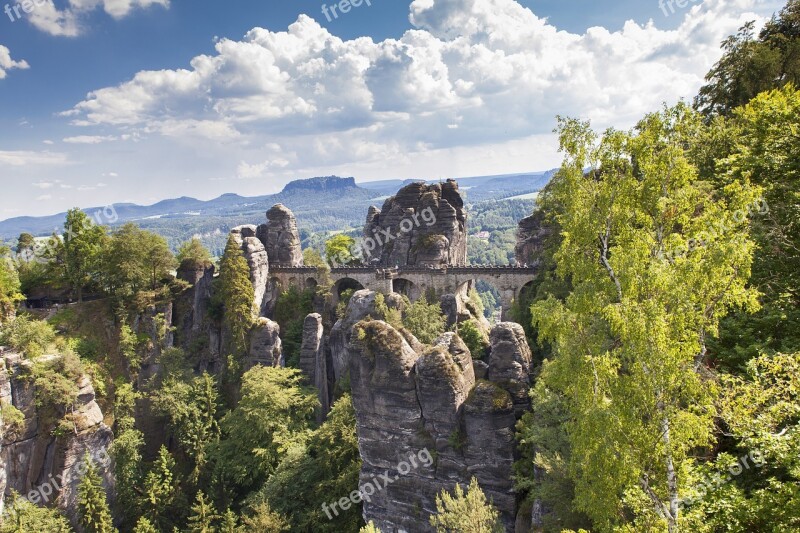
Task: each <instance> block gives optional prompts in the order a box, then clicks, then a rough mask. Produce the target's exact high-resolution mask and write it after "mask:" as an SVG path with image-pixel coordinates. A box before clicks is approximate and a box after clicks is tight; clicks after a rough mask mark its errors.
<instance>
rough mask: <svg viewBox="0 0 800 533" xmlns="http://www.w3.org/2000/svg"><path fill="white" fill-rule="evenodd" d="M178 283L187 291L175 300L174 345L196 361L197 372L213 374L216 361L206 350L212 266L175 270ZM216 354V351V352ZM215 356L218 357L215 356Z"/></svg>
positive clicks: (210, 352)
mask: <svg viewBox="0 0 800 533" xmlns="http://www.w3.org/2000/svg"><path fill="white" fill-rule="evenodd" d="M178 279H180V280H183V281H185V282H187V283H188V284H189V287H188V288H187V289H186V290H185V291H184V292H183V293H181V294H180V295H178V296H177V297H176V298H175V304H174V312H173V325H174V326H175V345H176V346H181V347H183V348H184V350H186V351H187V352H188V353H189V354H190V355H192V356H194V357H196V359H197V360H198V368H197V370H198V371H209V372H212V373H214V372H216V371H218V370H219V369H218V368H217V365H218V364H219V360H218V358H215V357H213V355H212V354H213V353H214V352H212V350H211V349H210V335H211V330H212V328H213V326H212V324H211V321H210V318H209V316H208V307H209V304H210V302H211V294H212V292H211V291H212V285H211V283H212V281H213V280H214V266H213V265H209V266H204V265H198V266H192V267H181V268H179V269H178ZM217 352H218V350H217ZM217 355H218V354H217Z"/></svg>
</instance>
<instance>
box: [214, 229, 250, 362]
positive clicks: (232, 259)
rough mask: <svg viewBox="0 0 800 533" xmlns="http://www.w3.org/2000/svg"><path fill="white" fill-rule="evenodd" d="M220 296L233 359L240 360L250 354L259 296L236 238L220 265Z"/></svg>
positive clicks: (229, 244) (226, 248)
mask: <svg viewBox="0 0 800 533" xmlns="http://www.w3.org/2000/svg"><path fill="white" fill-rule="evenodd" d="M219 292H220V297H221V299H222V302H223V305H224V319H223V322H224V326H225V328H226V329H227V331H228V332H229V333H230V348H231V351H232V353H233V355H234V356H236V357H239V358H240V357H242V356H244V355H245V354H246V353H247V339H248V335H249V332H250V328H251V327H252V326H253V320H254V318H255V310H254V309H253V302H254V301H255V292H254V290H253V284H252V282H251V281H250V267H249V266H248V265H247V260H246V259H245V258H244V255H243V254H242V250H241V248H240V246H239V243H238V242H236V239H234V238H233V236H232V235H231V236H230V237H229V238H228V244H227V245H226V246H225V253H224V255H223V256H222V260H221V262H220V273H219Z"/></svg>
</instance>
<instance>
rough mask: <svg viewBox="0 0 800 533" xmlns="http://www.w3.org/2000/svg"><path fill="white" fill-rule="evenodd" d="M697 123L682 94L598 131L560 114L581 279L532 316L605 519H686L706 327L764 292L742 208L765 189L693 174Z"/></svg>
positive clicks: (697, 440) (569, 270)
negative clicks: (720, 184)
mask: <svg viewBox="0 0 800 533" xmlns="http://www.w3.org/2000/svg"><path fill="white" fill-rule="evenodd" d="M700 127H701V126H700V121H699V119H698V117H697V116H695V115H694V114H693V113H692V112H691V111H690V110H689V109H687V108H686V107H685V106H683V105H679V106H677V107H675V108H672V109H666V110H664V111H663V112H661V113H658V114H653V115H650V116H648V117H647V118H645V119H644V120H643V121H642V122H641V123H640V124H639V125H638V126H637V129H636V131H635V132H634V133H631V134H628V133H622V132H613V131H611V132H607V133H606V134H605V135H604V136H603V137H602V138H598V137H597V136H596V135H595V134H594V133H593V132H592V131H591V130H590V129H589V128H588V126H587V125H586V124H583V123H580V122H577V121H571V120H567V121H562V126H561V148H562V150H563V151H564V153H565V156H566V157H565V162H564V165H563V166H562V170H561V176H562V181H560V182H559V183H558V184H557V185H556V189H555V190H554V193H553V194H554V195H555V196H556V198H557V200H558V202H559V203H560V204H561V205H563V206H564V212H563V214H561V215H560V216H559V223H560V225H561V227H562V228H563V234H564V235H565V239H564V241H563V243H562V244H561V247H560V249H559V251H558V253H557V254H556V259H557V262H558V272H559V273H560V275H561V276H562V278H566V277H567V276H569V277H570V278H571V281H572V285H573V290H572V293H571V294H570V296H569V297H568V298H567V299H566V301H565V302H562V301H560V300H557V299H555V298H550V299H548V300H546V301H543V302H539V303H537V304H536V305H534V307H533V317H534V320H535V322H536V323H537V325H538V327H539V328H540V331H541V334H542V335H543V336H544V337H545V338H547V339H548V340H550V341H551V342H552V343H553V345H554V346H555V356H554V357H553V359H552V361H551V362H549V363H548V364H546V365H545V367H544V369H543V372H542V375H541V378H540V379H542V380H543V381H544V383H545V384H546V385H547V386H549V387H550V388H551V389H552V391H554V392H555V393H556V394H559V395H561V396H562V397H563V400H564V407H565V408H566V411H567V413H568V414H569V418H570V422H568V423H567V425H566V429H567V436H568V439H569V445H570V464H569V465H568V468H569V471H570V477H571V478H572V479H573V480H574V482H575V500H574V504H575V507H576V508H577V509H578V510H580V511H582V512H585V513H586V514H588V515H589V516H590V517H591V518H592V520H593V522H594V523H595V525H596V527H598V528H599V529H601V530H611V529H612V528H613V527H615V526H617V525H619V524H620V522H621V519H620V517H621V516H624V515H625V514H632V515H633V516H634V517H635V518H634V520H635V521H636V523H637V524H639V527H650V528H652V527H659V526H658V524H663V525H664V526H668V527H669V529H670V530H671V531H672V530H674V529H676V528H677V527H678V524H679V521H680V515H679V501H680V497H681V494H682V492H683V491H685V484H686V480H685V479H684V475H685V474H684V473H685V472H686V470H687V468H689V467H690V464H691V459H690V451H691V450H693V449H695V448H697V447H701V446H707V445H709V444H711V440H712V432H713V422H714V420H713V414H714V413H713V409H712V408H711V406H710V405H709V403H710V402H711V401H712V392H713V389H712V387H710V384H709V383H708V382H707V381H706V380H703V379H702V377H701V374H700V373H699V372H698V370H699V368H700V367H701V366H702V365H703V364H704V363H705V361H704V354H705V345H704V343H705V337H706V335H711V334H713V333H714V332H715V331H716V329H717V327H718V321H719V318H720V317H721V316H723V315H724V313H725V310H726V308H730V307H734V306H744V305H750V306H754V305H755V301H754V298H755V293H754V291H752V290H748V289H747V288H746V287H745V283H746V280H747V277H748V275H749V271H750V266H751V263H752V249H753V244H752V243H751V242H750V241H749V240H748V239H747V229H746V228H747V226H746V223H747V218H746V216H745V217H741V218H740V217H738V216H736V214H737V213H738V212H740V211H742V210H744V209H745V208H746V206H748V205H751V204H752V203H753V202H754V201H755V199H756V194H757V192H758V191H757V190H756V189H755V188H754V187H752V186H749V185H748V184H747V183H746V182H743V183H742V182H737V183H734V184H731V185H730V186H728V187H726V188H725V189H724V190H722V191H718V192H715V191H713V189H711V188H710V187H709V186H708V185H707V184H706V183H704V182H701V181H698V180H697V171H696V169H695V168H694V167H693V166H692V164H691V162H690V161H689V159H688V156H687V154H686V152H685V146H686V145H687V144H689V143H691V142H692V141H693V139H694V138H695V136H696V131H697V129H698V128H700ZM631 161H635V162H636V165H632V164H630V162H631ZM587 167H589V168H590V169H591V170H590V171H589V172H588V173H587V172H586V171H585V169H586V168H587ZM714 223H717V224H719V225H718V228H719V231H718V232H716V234H715V235H713V236H711V235H706V236H705V237H704V236H703V235H702V234H703V233H706V234H708V230H707V228H708V227H709V226H711V224H714ZM720 223H721V224H720ZM701 240H702V242H703V245H699V244H697V245H695V241H696V242H698V243H699V242H700V241H701ZM687 250H688V252H687ZM603 449H614V450H615V451H616V453H615V454H613V455H610V454H602V451H601V450H603Z"/></svg>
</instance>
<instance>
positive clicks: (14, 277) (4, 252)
mask: <svg viewBox="0 0 800 533" xmlns="http://www.w3.org/2000/svg"><path fill="white" fill-rule="evenodd" d="M21 288H22V287H21V284H20V280H19V274H18V272H17V269H16V268H14V265H13V263H12V262H11V259H10V251H9V250H8V248H2V247H0V322H2V321H3V320H4V319H5V318H6V317H7V316H9V315H10V314H11V313H12V312H13V311H14V309H15V308H16V306H17V303H18V302H19V301H20V300H21V299H22V293H21V292H20V290H21Z"/></svg>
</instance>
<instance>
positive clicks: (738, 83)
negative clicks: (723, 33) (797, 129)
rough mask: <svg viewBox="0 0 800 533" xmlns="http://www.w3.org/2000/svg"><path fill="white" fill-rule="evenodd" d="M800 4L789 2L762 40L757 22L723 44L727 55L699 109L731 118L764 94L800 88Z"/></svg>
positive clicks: (698, 103)
mask: <svg viewBox="0 0 800 533" xmlns="http://www.w3.org/2000/svg"><path fill="white" fill-rule="evenodd" d="M798 37H800V1H798V0H789V2H788V3H787V4H786V6H785V7H784V8H783V10H782V11H781V12H780V14H779V15H778V16H777V17H775V18H773V19H772V20H771V21H769V22H767V24H766V25H765V26H764V28H763V29H762V30H761V33H760V34H759V36H758V39H756V38H755V35H754V23H752V22H750V23H747V24H746V25H745V26H743V27H742V28H741V29H740V31H739V33H737V34H736V35H732V36H730V37H729V38H727V39H726V40H725V41H724V42H723V43H722V49H723V51H724V54H723V56H722V59H720V60H719V62H718V63H717V64H716V65H715V66H714V68H713V69H712V70H711V72H709V73H708V76H707V77H706V82H707V85H706V86H704V87H703V88H702V89H700V94H699V95H698V96H697V98H696V100H695V106H696V107H697V108H698V109H700V110H702V111H703V113H705V114H706V115H708V116H713V115H718V114H720V115H730V114H731V113H732V112H733V110H734V109H736V108H737V107H740V106H743V105H746V104H747V103H748V102H750V100H751V99H753V98H755V96H756V95H758V94H759V93H761V92H764V91H768V90H770V89H775V88H781V87H784V86H785V85H786V84H789V83H793V84H794V85H800V39H798Z"/></svg>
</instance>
